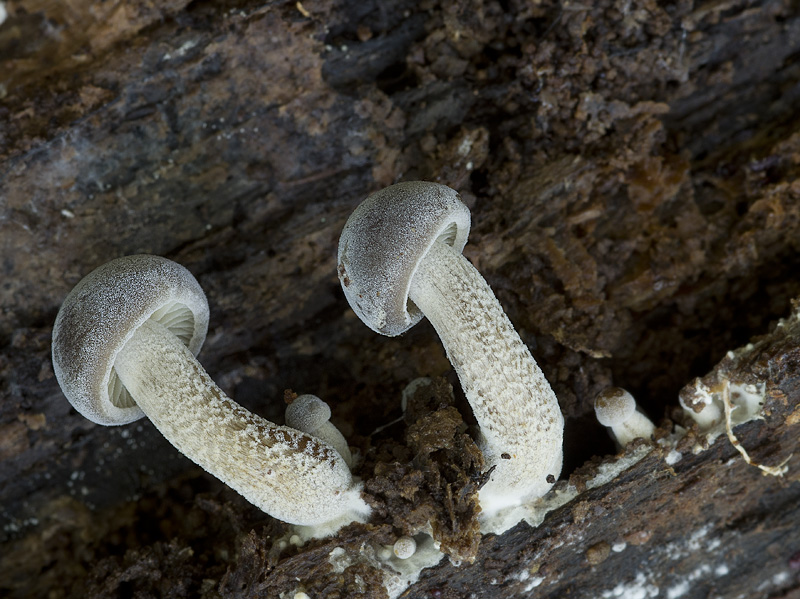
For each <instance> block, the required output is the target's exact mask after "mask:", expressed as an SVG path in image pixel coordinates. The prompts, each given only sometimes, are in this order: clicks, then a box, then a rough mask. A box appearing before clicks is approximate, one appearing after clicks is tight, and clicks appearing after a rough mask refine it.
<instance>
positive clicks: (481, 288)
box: [338, 181, 564, 520]
mask: <svg viewBox="0 0 800 599" xmlns="http://www.w3.org/2000/svg"><path fill="white" fill-rule="evenodd" d="M469 226H470V214H469V209H468V208H467V207H466V206H465V205H464V204H463V203H462V202H461V200H460V199H459V195H458V193H456V192H455V191H454V190H452V189H450V188H449V187H446V186H444V185H439V184H437V183H428V182H423V181H415V182H406V183H398V184H396V185H392V186H390V187H387V188H385V189H383V190H381V191H378V192H377V193H374V194H372V195H371V196H369V197H368V198H367V199H366V200H364V202H362V203H361V204H360V205H359V206H358V207H357V208H356V209H355V211H354V212H353V214H352V215H351V216H350V218H349V219H348V221H347V223H346V224H345V226H344V230H343V231H342V235H341V237H340V239H339V266H338V271H339V279H340V281H341V283H342V289H343V290H344V294H345V297H346V298H347V300H348V302H349V303H350V306H351V307H352V308H353V310H354V311H355V313H356V314H357V315H358V316H359V317H360V318H361V320H362V321H364V323H365V324H366V325H367V326H368V327H370V328H371V329H372V330H374V331H376V332H378V333H381V334H383V335H388V336H396V335H400V334H401V333H403V332H405V331H406V330H408V329H409V328H410V327H412V326H413V325H414V324H416V323H417V322H419V320H420V319H421V318H422V317H423V315H424V316H426V317H427V318H428V320H429V321H430V322H431V324H433V327H434V329H435V330H436V332H437V333H438V335H439V338H440V339H441V341H442V344H443V345H444V348H445V351H446V353H447V356H448V358H449V360H450V362H451V363H452V365H453V367H454V368H455V371H456V373H457V375H458V378H459V380H460V381H461V385H462V387H463V389H464V393H465V395H466V398H467V400H468V401H469V403H470V405H471V407H472V410H473V412H474V414H475V418H476V419H477V421H478V425H479V426H480V439H479V446H480V448H481V450H482V451H483V454H484V457H485V461H486V464H487V467H488V468H491V474H490V478H489V481H488V482H487V483H486V484H485V485H484V486H483V488H482V489H481V490H480V492H479V500H480V503H481V509H482V517H483V518H484V520H486V519H488V518H489V517H490V516H491V515H493V514H496V513H497V512H499V511H500V510H503V509H504V508H507V507H511V506H515V505H519V504H521V503H524V502H526V501H529V500H532V499H535V498H538V497H541V496H542V495H544V494H545V493H546V492H547V491H548V490H549V489H550V487H551V486H552V485H553V483H554V482H555V480H556V478H557V477H558V476H559V474H560V472H561V462H562V439H563V429H564V418H563V416H562V414H561V410H560V408H559V405H558V401H557V399H556V396H555V394H554V393H553V391H552V389H551V388H550V385H549V384H548V383H547V380H545V378H544V375H543V374H542V371H541V370H540V369H539V367H538V366H537V364H536V362H535V361H534V360H533V357H532V356H531V353H530V351H528V348H527V347H526V346H525V344H524V343H523V342H522V340H521V339H520V337H519V335H518V334H517V332H516V331H515V330H514V327H513V325H512V324H511V322H510V321H509V320H508V317H507V316H506V314H505V312H503V309H502V307H501V306H500V303H499V302H498V301H497V298H495V296H494V293H493V292H492V290H491V288H490V287H489V285H488V284H487V283H486V281H485V280H484V279H483V277H481V275H480V273H479V272H478V271H477V270H476V269H475V267H473V266H472V264H471V263H470V262H469V261H468V260H467V259H466V258H465V257H464V256H462V254H461V250H462V249H463V248H464V245H465V244H466V242H467V235H468V233H469Z"/></svg>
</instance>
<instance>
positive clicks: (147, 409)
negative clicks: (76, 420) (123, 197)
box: [53, 255, 370, 535]
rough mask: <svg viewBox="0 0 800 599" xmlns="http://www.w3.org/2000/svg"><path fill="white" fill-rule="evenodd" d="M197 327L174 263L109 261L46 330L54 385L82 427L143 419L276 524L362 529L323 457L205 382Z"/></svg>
mask: <svg viewBox="0 0 800 599" xmlns="http://www.w3.org/2000/svg"><path fill="white" fill-rule="evenodd" d="M207 328H208V303H207V301H206V297H205V294H204V293H203V290H202V289H201V288H200V285H199V284H198V282H197V281H196V280H195V278H194V277H193V276H192V275H191V273H190V272H189V271H188V270H186V269H185V268H184V267H183V266H180V265H179V264H176V263H175V262H172V261H170V260H167V259H165V258H161V257H158V256H150V255H135V256H126V257H123V258H118V259H116V260H113V261H111V262H109V263H107V264H104V265H103V266H100V267H99V268H97V269H96V270H94V271H93V272H91V273H90V274H89V275H87V276H86V277H85V278H84V279H83V280H81V281H80V282H79V283H78V284H77V285H76V287H75V288H74V289H73V290H72V291H71V292H70V293H69V295H68V296H67V298H66V299H65V300H64V303H63V305H62V306H61V309H60V310H59V312H58V316H57V317H56V321H55V325H54V326H53V367H54V371H55V374H56V378H57V379H58V383H59V385H61V389H62V390H63V392H64V395H66V397H67V399H68V400H69V401H70V403H71V404H72V405H73V407H75V409H76V410H78V412H80V413H81V414H83V415H84V416H85V417H86V418H88V419H89V420H91V421H92V422H96V423H97V424H103V425H119V424H127V423H129V422H133V421H134V420H138V419H139V418H141V417H142V416H143V415H146V416H147V417H148V418H149V419H150V420H151V421H152V422H153V424H154V425H155V427H156V428H157V429H158V430H159V431H161V433H162V434H163V435H164V436H165V437H166V438H167V440H169V442H170V443H172V444H173V445H174V446H175V447H176V448H177V449H178V450H179V451H181V452H182V453H183V454H185V455H186V456H187V457H188V458H190V459H191V460H192V461H194V462H195V463H197V464H198V465H200V466H201V467H203V468H204V469H205V470H207V471H208V472H210V473H211V474H213V475H214V476H216V477H217V478H219V479H220V480H221V481H223V482H224V483H226V484H227V485H228V486H230V487H232V488H233V489H235V490H236V491H238V492H239V493H240V494H241V495H243V496H244V497H245V499H247V500H248V501H250V502H251V503H252V504H254V505H256V506H258V507H259V508H261V509H262V510H264V511H265V512H267V513H268V514H270V515H271V516H274V517H275V518H278V519H279V520H283V521H284V522H288V523H291V524H299V525H304V526H314V527H318V533H319V534H320V535H323V534H328V533H330V532H333V531H334V530H336V529H337V528H338V527H339V526H341V525H343V524H346V523H349V522H352V521H353V520H360V521H363V520H364V519H365V518H366V516H367V515H368V514H369V511H370V510H369V507H368V506H367V505H366V503H365V502H364V500H363V499H362V498H361V495H360V487H359V485H357V484H356V483H355V482H354V481H353V478H352V476H351V474H350V469H349V468H348V466H347V464H346V463H345V461H344V459H343V458H342V456H340V455H339V453H337V452H336V450H335V449H333V448H332V447H331V446H330V445H328V444H326V443H323V442H321V441H319V440H318V439H315V438H314V437H311V436H309V435H308V434H305V433H302V432H300V431H297V430H295V429H292V428H290V427H286V426H277V425H275V424H273V423H271V422H269V421H267V420H265V419H264V418H261V417H260V416H257V415H255V414H252V413H251V412H249V411H247V410H246V409H244V408H242V407H241V406H240V405H238V404H237V403H235V402H234V401H233V400H231V399H230V398H228V397H227V396H226V395H225V393H223V392H222V390H221V389H220V388H219V387H217V385H216V384H214V381H213V380H211V377H210V376H209V375H208V374H207V373H206V371H205V370H203V367H202V366H201V365H200V363H199V362H198V361H197V360H196V359H195V354H197V352H198V351H200V347H201V346H202V344H203V341H204V340H205V336H206V331H207ZM310 534H315V533H313V532H311V533H310Z"/></svg>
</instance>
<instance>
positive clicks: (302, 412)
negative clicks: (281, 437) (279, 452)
mask: <svg viewBox="0 0 800 599" xmlns="http://www.w3.org/2000/svg"><path fill="white" fill-rule="evenodd" d="M286 426H290V427H292V428H296V429H297V430H299V431H302V432H304V433H308V434H309V435H311V436H312V437H316V438H317V439H319V440H320V441H324V442H325V443H327V444H328V445H330V446H331V447H333V448H334V449H335V450H336V451H337V452H338V453H339V455H341V456H342V457H343V458H344V461H345V462H346V463H347V465H348V467H350V468H352V467H353V455H352V453H350V447H349V446H348V445H347V440H346V439H345V438H344V435H342V433H341V432H340V431H339V429H338V428H336V426H334V424H333V423H332V422H331V408H330V406H328V404H326V403H325V402H324V401H322V400H321V399H320V398H319V397H317V396H316V395H300V396H299V397H297V398H295V399H294V400H293V401H292V402H291V403H290V404H289V405H288V406H286Z"/></svg>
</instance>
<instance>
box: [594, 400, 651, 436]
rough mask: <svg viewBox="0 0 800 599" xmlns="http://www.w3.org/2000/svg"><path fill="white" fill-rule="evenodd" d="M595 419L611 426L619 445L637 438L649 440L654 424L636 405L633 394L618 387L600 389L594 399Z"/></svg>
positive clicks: (612, 434)
mask: <svg viewBox="0 0 800 599" xmlns="http://www.w3.org/2000/svg"><path fill="white" fill-rule="evenodd" d="M594 412H595V415H596V416H597V421H598V422H599V423H600V424H602V425H603V426H607V427H609V428H611V436H612V437H613V438H614V440H615V441H616V442H617V444H618V445H619V446H620V447H625V445H627V444H628V443H630V442H631V441H633V440H634V439H637V438H640V437H641V438H642V439H646V440H648V441H649V440H650V436H651V435H652V434H653V431H655V428H656V427H655V426H653V423H652V422H651V421H650V419H649V418H648V417H647V416H645V415H644V414H643V413H642V412H640V411H639V409H638V408H637V406H636V400H635V399H634V398H633V395H631V394H630V393H628V392H627V391H625V389H620V388H619V387H609V388H607V389H605V390H603V391H601V392H600V393H599V394H598V395H597V398H596V399H595V400H594Z"/></svg>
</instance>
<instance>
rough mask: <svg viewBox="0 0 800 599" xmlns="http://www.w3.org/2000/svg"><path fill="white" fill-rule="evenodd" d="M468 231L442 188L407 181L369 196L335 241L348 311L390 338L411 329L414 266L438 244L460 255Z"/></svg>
mask: <svg viewBox="0 0 800 599" xmlns="http://www.w3.org/2000/svg"><path fill="white" fill-rule="evenodd" d="M469 226H470V214H469V209H468V208H467V207H466V206H465V205H464V204H463V203H462V202H461V199H460V198H459V196H458V193H457V192H455V191H454V190H452V189H450V188H449V187H447V186H445V185H440V184H438V183H430V182H427V181H409V182H405V183H397V184H395V185H391V186H390V187H386V188H384V189H382V190H380V191H378V192H376V193H374V194H372V195H371V196H369V197H368V198H367V199H366V200H364V201H363V202H362V203H361V204H360V205H359V206H358V207H357V208H356V209H355V211H354V212H353V214H351V215H350V218H349V219H348V220H347V223H346V224H345V226H344V229H343V230H342V235H341V237H340V238H339V280H340V281H341V283H342V289H343V290H344V295H345V297H346V298H347V301H348V302H349V303H350V306H351V307H352V308H353V311H354V312H355V313H356V314H357V315H358V317H359V318H360V319H361V320H363V321H364V323H365V324H366V325H367V326H368V327H369V328H371V329H372V330H373V331H375V332H377V333H381V334H383V335H388V336H390V337H394V336H396V335H400V334H401V333H404V332H405V331H407V330H408V329H410V328H411V327H412V326H414V325H415V324H417V323H418V322H419V321H420V319H421V318H422V316H423V315H422V312H421V311H420V310H419V309H418V308H417V307H416V306H415V305H414V304H413V302H411V301H409V299H408V290H409V287H410V285H411V279H412V278H413V277H414V273H415V272H416V270H417V265H418V264H419V263H420V261H421V260H422V258H423V257H424V256H425V254H427V253H428V250H429V249H430V247H431V246H432V245H433V243H434V242H435V241H436V240H437V239H439V238H442V240H443V241H445V242H446V243H448V244H449V245H450V246H452V247H453V248H455V249H456V250H457V251H459V252H461V251H462V250H463V249H464V245H466V243H467V236H468V235H469Z"/></svg>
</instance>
